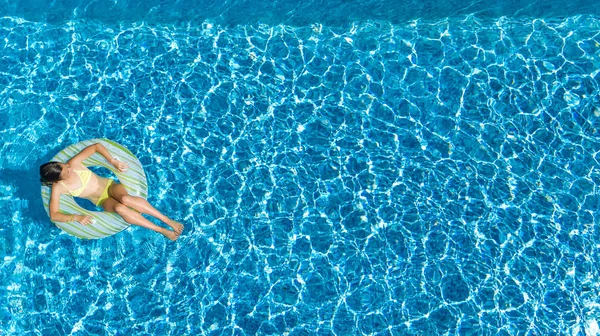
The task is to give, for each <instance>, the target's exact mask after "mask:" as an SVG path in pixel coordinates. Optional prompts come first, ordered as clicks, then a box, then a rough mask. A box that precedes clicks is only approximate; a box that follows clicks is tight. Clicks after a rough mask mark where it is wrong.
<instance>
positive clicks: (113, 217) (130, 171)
mask: <svg viewBox="0 0 600 336" xmlns="http://www.w3.org/2000/svg"><path fill="white" fill-rule="evenodd" d="M95 143H101V144H102V145H104V147H106V149H108V151H109V152H110V154H111V155H112V156H113V157H116V158H118V160H119V161H122V162H126V163H127V164H129V168H127V171H125V172H120V171H119V170H118V169H117V168H115V167H114V166H113V165H112V164H110V163H109V162H108V161H107V160H106V159H105V158H104V156H102V155H101V154H100V153H94V154H93V155H92V156H90V157H89V158H87V159H85V160H84V161H83V165H84V166H86V167H93V166H99V167H104V168H106V169H109V170H110V171H112V172H113V173H114V174H115V175H116V176H117V178H118V179H119V183H121V184H122V185H123V186H124V187H125V189H126V190H127V192H128V193H129V194H130V195H132V196H139V197H143V198H147V197H148V181H147V180H146V174H145V173H144V169H143V168H142V164H141V163H140V161H139V160H138V159H137V158H136V157H135V155H133V153H131V151H129V150H128V149H127V148H125V147H124V146H122V145H120V144H118V143H116V142H114V141H111V140H108V139H91V140H85V141H82V142H78V143H76V144H73V145H70V146H68V147H67V148H65V149H63V150H61V151H60V152H58V154H56V155H55V156H54V157H53V158H52V160H51V161H58V162H64V163H66V162H67V161H69V160H70V159H71V158H72V157H73V156H75V155H77V154H78V153H79V152H81V151H82V150H83V149H84V148H86V147H87V146H90V145H93V144H95ZM50 193H51V190H50V187H47V186H42V201H43V203H44V208H45V209H46V213H47V214H48V215H50ZM59 211H60V212H61V213H64V214H81V215H88V216H91V217H92V218H93V219H94V221H93V223H92V224H89V225H82V224H80V223H78V222H76V221H75V222H68V223H65V222H56V221H53V222H54V224H56V226H58V227H59V228H60V229H62V230H63V231H64V232H66V233H68V234H70V235H72V236H75V237H78V238H81V239H99V238H105V237H109V236H112V235H114V234H116V233H119V232H121V231H123V230H125V229H126V228H128V227H129V225H131V224H129V223H127V222H125V220H123V218H122V217H121V216H119V215H117V214H115V213H109V212H104V211H90V210H87V209H84V208H82V207H81V206H80V205H79V204H77V202H75V199H74V198H73V196H71V195H68V194H63V195H61V198H60V208H59Z"/></svg>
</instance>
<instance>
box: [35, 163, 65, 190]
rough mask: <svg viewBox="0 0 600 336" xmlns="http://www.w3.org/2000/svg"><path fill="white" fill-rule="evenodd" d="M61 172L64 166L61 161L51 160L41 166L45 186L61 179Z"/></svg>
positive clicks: (41, 176) (41, 178)
mask: <svg viewBox="0 0 600 336" xmlns="http://www.w3.org/2000/svg"><path fill="white" fill-rule="evenodd" d="M60 173H62V166H61V165H60V162H56V161H50V162H48V163H44V164H43V165H41V166H40V181H41V182H42V184H43V185H45V186H51V185H52V184H53V183H55V182H58V181H60Z"/></svg>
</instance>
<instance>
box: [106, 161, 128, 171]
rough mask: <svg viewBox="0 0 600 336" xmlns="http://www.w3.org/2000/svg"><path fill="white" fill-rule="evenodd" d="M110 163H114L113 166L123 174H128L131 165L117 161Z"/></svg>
mask: <svg viewBox="0 0 600 336" xmlns="http://www.w3.org/2000/svg"><path fill="white" fill-rule="evenodd" d="M110 163H112V165H113V166H115V168H117V169H118V170H119V171H120V172H121V173H123V172H126V171H127V168H129V165H128V164H127V163H126V162H121V161H119V160H117V159H112V161H111V162H110Z"/></svg>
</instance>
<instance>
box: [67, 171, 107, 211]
mask: <svg viewBox="0 0 600 336" xmlns="http://www.w3.org/2000/svg"><path fill="white" fill-rule="evenodd" d="M73 171H74V172H75V173H77V175H79V179H80V180H81V187H79V188H77V189H74V190H69V188H67V186H66V185H65V184H64V183H63V182H62V181H60V183H61V184H62V185H63V187H65V188H66V189H67V190H68V191H69V194H71V196H73V197H77V196H79V195H81V193H82V192H83V191H84V190H85V187H87V185H88V183H90V179H91V178H92V171H91V170H87V169H85V170H75V169H73ZM112 184H113V180H111V179H109V180H108V183H107V184H106V186H105V187H104V190H103V191H102V196H100V198H99V199H98V202H96V206H100V205H102V203H104V201H106V200H107V199H108V198H109V197H110V196H109V195H108V189H109V188H110V186H111V185H112Z"/></svg>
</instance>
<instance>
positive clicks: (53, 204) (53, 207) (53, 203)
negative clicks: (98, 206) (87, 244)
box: [49, 186, 92, 225]
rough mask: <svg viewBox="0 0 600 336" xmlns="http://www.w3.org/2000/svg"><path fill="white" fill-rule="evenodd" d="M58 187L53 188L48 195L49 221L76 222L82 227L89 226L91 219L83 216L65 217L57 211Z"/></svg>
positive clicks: (58, 202)
mask: <svg viewBox="0 0 600 336" xmlns="http://www.w3.org/2000/svg"><path fill="white" fill-rule="evenodd" d="M58 189H59V187H58V186H53V187H52V191H51V194H50V206H49V207H50V219H51V220H53V221H55V222H63V223H67V222H74V221H77V222H79V223H81V224H83V225H87V224H91V223H92V217H90V216H83V215H74V214H73V215H67V214H63V213H60V212H59V211H58V209H59V205H60V191H59V190H58Z"/></svg>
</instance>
